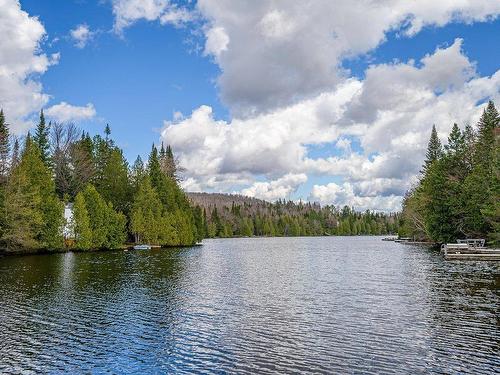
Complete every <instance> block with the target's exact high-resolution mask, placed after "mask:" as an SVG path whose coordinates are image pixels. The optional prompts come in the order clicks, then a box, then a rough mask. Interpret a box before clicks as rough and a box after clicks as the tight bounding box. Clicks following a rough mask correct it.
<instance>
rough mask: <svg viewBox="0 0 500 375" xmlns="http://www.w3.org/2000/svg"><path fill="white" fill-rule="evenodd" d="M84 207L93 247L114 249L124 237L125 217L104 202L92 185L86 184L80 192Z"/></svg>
mask: <svg viewBox="0 0 500 375" xmlns="http://www.w3.org/2000/svg"><path fill="white" fill-rule="evenodd" d="M82 194H83V198H84V202H85V207H86V209H87V213H88V216H89V218H90V229H91V232H92V245H91V248H93V249H114V248H117V247H119V246H120V245H121V244H122V243H123V242H124V241H125V239H126V229H125V226H126V218H125V216H124V215H123V214H122V213H120V212H116V211H115V210H114V209H113V205H112V204H111V203H106V201H105V200H104V199H103V198H102V196H101V195H100V194H99V192H98V191H97V190H96V188H95V187H94V186H93V185H90V184H89V185H87V187H86V188H85V189H84V190H83V192H82Z"/></svg>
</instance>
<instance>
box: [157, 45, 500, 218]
mask: <svg viewBox="0 0 500 375" xmlns="http://www.w3.org/2000/svg"><path fill="white" fill-rule="evenodd" d="M461 44H462V41H461V40H459V39H458V40H456V41H454V43H452V44H451V45H450V46H448V47H442V48H438V49H436V50H435V51H434V53H432V54H430V55H427V56H425V57H424V58H423V59H422V60H421V61H420V62H419V64H416V63H415V62H413V61H409V62H406V63H403V62H400V63H394V64H382V65H377V66H372V67H370V68H369V69H368V71H367V72H366V78H365V80H363V81H361V80H356V79H349V80H346V81H345V82H344V83H341V84H339V85H337V86H335V87H334V88H333V89H331V90H330V91H326V92H324V93H321V94H319V95H317V96H315V97H313V98H311V99H307V100H302V101H300V102H298V103H295V104H292V105H289V106H284V107H282V108H278V109H275V110H273V111H271V112H267V113H263V114H259V115H256V116H252V117H249V118H247V117H243V118H238V117H235V118H233V120H232V121H231V122H226V121H220V120H219V121H218V120H216V119H214V117H213V114H212V110H211V108H210V107H208V106H202V107H200V108H198V109H196V110H195V111H194V112H193V113H192V114H191V116H187V117H183V118H181V119H180V120H179V121H177V122H167V123H166V124H165V128H164V129H163V132H162V137H163V140H164V141H165V142H167V143H170V144H172V145H173V147H174V149H175V151H176V153H177V154H178V155H179V156H180V160H181V163H182V165H183V166H184V167H186V168H187V170H188V171H189V173H190V177H191V178H192V179H193V181H196V183H197V184H198V188H200V189H204V188H205V186H206V185H205V184H206V182H205V181H206V180H207V179H208V178H209V176H212V175H217V176H218V178H219V181H221V180H222V181H224V176H226V175H229V174H230V175H231V180H232V181H234V179H235V175H238V174H245V178H246V179H247V180H248V177H249V176H254V175H264V176H267V177H269V178H270V179H275V180H276V177H275V176H285V175H286V174H288V173H292V174H294V175H297V174H315V175H324V176H339V177H341V178H342V179H343V180H344V183H343V184H340V185H337V184H333V185H332V184H327V185H318V187H316V190H314V189H313V192H314V194H313V193H311V198H314V199H318V200H321V202H323V203H326V202H327V203H334V204H344V203H346V202H352V203H353V204H354V205H355V206H356V207H358V208H375V207H376V208H377V209H379V210H386V209H387V210H389V209H390V210H396V209H398V205H399V204H400V202H401V198H402V195H403V194H404V191H405V189H406V188H408V187H409V186H410V183H411V182H412V181H413V178H414V176H415V174H417V173H418V171H419V169H420V167H421V164H422V161H423V158H424V153H425V148H426V144H427V141H428V137H429V134H430V129H431V127H432V124H433V123H435V124H436V125H437V127H438V131H439V133H440V135H441V137H442V138H443V141H444V140H445V137H446V136H447V134H448V132H449V130H450V128H451V126H452V124H453V123H454V122H457V123H459V124H464V123H467V122H471V123H474V122H475V121H476V120H477V119H478V117H479V115H480V112H481V110H482V107H483V105H482V104H478V103H484V101H485V100H487V99H488V98H492V99H497V100H498V99H499V96H500V95H499V93H500V71H498V72H497V73H495V74H494V75H492V76H491V77H478V76H477V73H476V71H475V64H474V63H473V62H471V61H470V60H469V59H468V58H467V56H466V55H465V54H464V53H463V51H462V49H461ZM441 65H444V66H446V67H448V69H447V71H446V72H444V73H439V71H440V70H441ZM352 139H357V140H358V142H359V144H360V145H361V146H362V148H361V150H353V149H352V144H351V143H352V142H351V140H352ZM308 145H329V146H330V147H332V156H328V155H326V156H323V157H316V158H313V157H311V156H310V155H309V154H308V152H307V147H306V146H308ZM338 150H341V151H342V153H341V156H338V152H335V151H338ZM327 153H328V151H327ZM273 176H274V177H273ZM279 180H280V178H278V179H277V181H279ZM227 183H228V184H229V183H230V182H229V181H228V182H227ZM226 186H227V185H226ZM267 189H268V190H271V191H273V192H274V191H279V189H272V184H271V182H256V183H255V184H254V185H252V186H251V187H250V188H248V189H243V190H242V192H243V193H244V194H254V195H256V194H257V193H258V192H259V194H261V196H265V194H266V192H267ZM329 189H333V190H332V192H330V193H329V192H328V191H329ZM292 191H293V190H292ZM269 196H272V197H277V195H276V194H274V193H269ZM358 198H359V199H358ZM274 199H275V198H274ZM391 205H392V206H391ZM389 206H390V208H389Z"/></svg>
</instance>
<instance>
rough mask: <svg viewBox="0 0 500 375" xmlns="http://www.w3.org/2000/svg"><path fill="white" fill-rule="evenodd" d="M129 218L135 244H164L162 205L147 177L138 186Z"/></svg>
mask: <svg viewBox="0 0 500 375" xmlns="http://www.w3.org/2000/svg"><path fill="white" fill-rule="evenodd" d="M130 218H131V219H130V230H131V232H132V233H133V235H134V237H135V242H136V243H138V242H141V241H143V242H146V243H150V244H160V245H163V244H164V243H162V236H161V230H162V228H161V223H162V205H161V202H160V199H159V198H158V194H157V192H156V191H155V190H154V188H153V186H152V185H151V180H150V179H149V177H146V178H144V179H143V180H142V183H141V184H140V185H139V189H138V191H137V193H136V194H135V197H134V203H133V205H132V211H131V215H130Z"/></svg>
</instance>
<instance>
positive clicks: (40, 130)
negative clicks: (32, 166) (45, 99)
mask: <svg viewBox="0 0 500 375" xmlns="http://www.w3.org/2000/svg"><path fill="white" fill-rule="evenodd" d="M49 131H50V123H49V125H48V126H47V125H46V124H45V116H44V114H43V109H42V110H41V111H40V121H39V122H38V125H37V128H36V132H35V136H34V137H33V141H34V142H35V144H36V145H37V146H38V149H39V150H40V157H41V158H42V161H43V162H44V163H45V165H47V166H48V165H49V164H50V142H49Z"/></svg>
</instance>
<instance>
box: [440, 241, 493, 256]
mask: <svg viewBox="0 0 500 375" xmlns="http://www.w3.org/2000/svg"><path fill="white" fill-rule="evenodd" d="M475 244H480V245H484V240H482V242H479V241H478V240H474V241H473V242H472V241H467V240H463V241H460V242H459V243H449V244H443V245H442V246H441V252H442V253H443V255H444V259H446V260H494V261H500V249H489V248H486V247H482V246H474V245H475Z"/></svg>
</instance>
